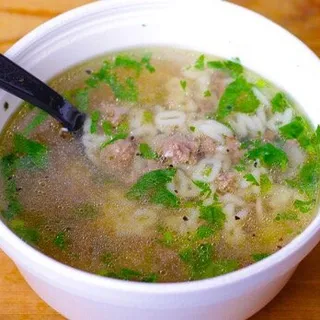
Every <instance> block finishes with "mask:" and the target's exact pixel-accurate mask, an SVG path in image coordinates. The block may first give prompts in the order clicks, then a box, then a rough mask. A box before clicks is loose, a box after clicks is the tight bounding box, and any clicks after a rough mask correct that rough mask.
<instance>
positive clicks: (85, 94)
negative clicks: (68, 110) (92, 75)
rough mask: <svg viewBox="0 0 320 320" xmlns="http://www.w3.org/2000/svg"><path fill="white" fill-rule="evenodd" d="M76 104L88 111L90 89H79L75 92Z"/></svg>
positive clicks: (80, 108) (82, 109)
mask: <svg viewBox="0 0 320 320" xmlns="http://www.w3.org/2000/svg"><path fill="white" fill-rule="evenodd" d="M75 105H76V106H77V107H78V109H79V110H80V111H87V110H88V108H89V90H88V89H86V88H85V89H79V90H77V91H76V93H75Z"/></svg>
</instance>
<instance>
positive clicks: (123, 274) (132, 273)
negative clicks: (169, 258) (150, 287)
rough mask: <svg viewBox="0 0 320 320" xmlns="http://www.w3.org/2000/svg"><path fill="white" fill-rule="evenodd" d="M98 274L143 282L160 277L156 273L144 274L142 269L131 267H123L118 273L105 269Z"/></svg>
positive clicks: (154, 280) (153, 280)
mask: <svg viewBox="0 0 320 320" xmlns="http://www.w3.org/2000/svg"><path fill="white" fill-rule="evenodd" d="M98 274H99V275H101V276H104V277H110V278H115V279H121V280H130V281H141V282H156V281H157V278H158V277H157V275H156V274H155V273H150V274H143V273H142V272H140V271H136V270H133V269H129V268H123V269H121V270H120V271H119V272H118V273H116V272H110V271H104V270H103V271H100V272H98Z"/></svg>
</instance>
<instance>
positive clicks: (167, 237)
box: [162, 231, 173, 246]
mask: <svg viewBox="0 0 320 320" xmlns="http://www.w3.org/2000/svg"><path fill="white" fill-rule="evenodd" d="M162 243H164V244H165V245H166V246H171V245H172V243H173V234H172V232H170V231H165V232H164V233H163V238H162Z"/></svg>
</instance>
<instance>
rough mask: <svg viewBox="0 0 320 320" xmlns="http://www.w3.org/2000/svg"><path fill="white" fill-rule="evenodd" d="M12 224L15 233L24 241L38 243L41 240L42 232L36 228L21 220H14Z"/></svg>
mask: <svg viewBox="0 0 320 320" xmlns="http://www.w3.org/2000/svg"><path fill="white" fill-rule="evenodd" d="M10 226H11V228H12V230H13V231H14V233H15V234H16V235H17V236H19V237H20V238H21V239H22V240H23V241H25V242H27V243H29V244H33V245H35V244H37V243H38V242H39V240H40V234H39V232H38V231H37V230H36V229H33V228H28V227H26V226H25V223H24V222H23V221H21V220H12V221H11V223H10Z"/></svg>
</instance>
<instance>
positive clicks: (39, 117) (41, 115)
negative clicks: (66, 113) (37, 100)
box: [23, 110, 49, 136]
mask: <svg viewBox="0 0 320 320" xmlns="http://www.w3.org/2000/svg"><path fill="white" fill-rule="evenodd" d="M48 116H49V114H48V113H46V112H45V111H43V110H40V111H39V112H38V113H37V114H36V115H35V116H34V118H33V119H32V120H31V122H30V123H28V125H27V126H26V127H25V129H24V130H23V134H24V135H26V136H28V135H29V134H30V133H31V132H32V131H33V130H34V129H35V128H37V127H39V126H40V125H41V124H42V123H43V122H44V121H45V120H47V119H48Z"/></svg>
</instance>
